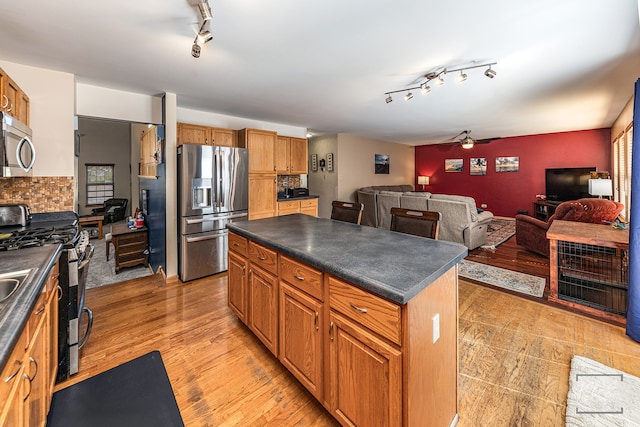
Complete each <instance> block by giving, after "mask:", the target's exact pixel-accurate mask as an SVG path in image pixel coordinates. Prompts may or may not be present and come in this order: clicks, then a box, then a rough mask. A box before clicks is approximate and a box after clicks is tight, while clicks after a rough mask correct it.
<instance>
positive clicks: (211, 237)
mask: <svg viewBox="0 0 640 427" xmlns="http://www.w3.org/2000/svg"><path fill="white" fill-rule="evenodd" d="M221 234H224V232H223V233H217V234H212V235H209V236H200V237H189V236H187V243H193V242H202V241H204V240H213V239H217V238H219V237H220V235H221Z"/></svg>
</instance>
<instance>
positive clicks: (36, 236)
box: [0, 225, 78, 251]
mask: <svg viewBox="0 0 640 427" xmlns="http://www.w3.org/2000/svg"><path fill="white" fill-rule="evenodd" d="M77 234H78V227H77V226H75V225H63V226H60V227H35V228H32V227H30V228H25V229H22V230H16V231H11V232H6V233H1V234H0V251H11V250H16V249H24V248H31V247H34V246H44V245H51V244H57V243H63V244H64V243H73V242H74V241H75V240H76V238H77Z"/></svg>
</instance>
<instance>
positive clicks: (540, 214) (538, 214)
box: [533, 200, 558, 222]
mask: <svg viewBox="0 0 640 427" xmlns="http://www.w3.org/2000/svg"><path fill="white" fill-rule="evenodd" d="M557 207H558V204H557V203H549V202H547V201H546V200H536V201H535V202H533V217H534V218H536V219H539V220H541V221H544V222H547V221H549V218H550V217H551V216H552V215H553V214H554V213H556V208H557Z"/></svg>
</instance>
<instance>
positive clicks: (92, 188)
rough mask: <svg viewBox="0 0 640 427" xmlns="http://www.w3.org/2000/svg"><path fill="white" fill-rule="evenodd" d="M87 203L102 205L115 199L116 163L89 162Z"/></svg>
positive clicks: (89, 204)
mask: <svg viewBox="0 0 640 427" xmlns="http://www.w3.org/2000/svg"><path fill="white" fill-rule="evenodd" d="M86 167H87V205H88V206H92V205H94V206H95V205H102V203H103V202H104V201H105V200H108V199H113V168H114V165H113V164H110V165H106V164H87V165H86Z"/></svg>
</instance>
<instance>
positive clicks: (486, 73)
mask: <svg viewBox="0 0 640 427" xmlns="http://www.w3.org/2000/svg"><path fill="white" fill-rule="evenodd" d="M484 75H485V76H487V77H489V78H490V79H492V78H494V77H495V76H496V72H495V71H494V70H492V69H491V65H489V68H487V71H485V72H484Z"/></svg>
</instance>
